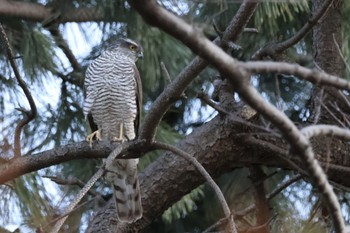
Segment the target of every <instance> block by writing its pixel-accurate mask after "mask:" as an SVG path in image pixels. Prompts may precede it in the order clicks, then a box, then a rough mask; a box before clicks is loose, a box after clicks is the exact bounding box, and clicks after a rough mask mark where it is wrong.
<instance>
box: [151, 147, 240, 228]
mask: <svg viewBox="0 0 350 233" xmlns="http://www.w3.org/2000/svg"><path fill="white" fill-rule="evenodd" d="M152 146H153V147H154V148H156V149H161V150H167V151H171V152H173V153H174V154H176V155H179V156H181V157H182V158H184V159H186V160H187V161H189V162H190V163H191V164H192V165H193V166H194V167H196V169H197V170H198V171H199V172H200V173H201V175H202V176H203V177H204V178H205V180H206V181H207V182H208V184H209V186H211V187H212V188H213V190H214V192H215V193H216V195H217V197H218V199H219V202H220V204H221V206H222V208H223V210H224V213H225V216H226V218H227V219H228V222H229V229H230V232H234V233H236V232H237V229H236V224H235V222H234V220H233V214H231V210H230V208H229V207H228V204H227V202H226V200H225V197H224V194H223V193H222V192H221V190H220V188H219V186H218V185H217V184H216V183H215V181H214V180H213V178H212V177H211V176H210V174H209V173H208V172H207V171H206V170H205V168H204V167H203V166H202V165H201V164H200V163H199V162H198V161H197V159H196V158H195V157H193V156H191V155H190V154H188V153H186V152H184V151H183V150H180V149H178V148H177V147H174V146H171V145H168V144H164V143H160V142H153V143H152Z"/></svg>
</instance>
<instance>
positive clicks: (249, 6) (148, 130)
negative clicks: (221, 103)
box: [131, 0, 258, 140]
mask: <svg viewBox="0 0 350 233" xmlns="http://www.w3.org/2000/svg"><path fill="white" fill-rule="evenodd" d="M131 4H133V3H132V2H131ZM257 6H258V2H257V1H251V0H245V1H244V2H243V3H242V5H241V6H240V8H239V10H238V11H237V13H236V15H235V16H234V18H233V19H232V20H231V22H230V23H229V25H228V26H227V28H226V30H225V31H224V33H223V35H222V40H225V41H235V40H237V38H238V36H239V35H240V34H241V33H242V31H243V30H244V28H245V26H246V25H247V23H248V22H249V20H250V18H251V16H252V15H253V13H254V11H255V9H256V7H257ZM214 43H215V44H217V45H219V46H222V47H225V46H227V43H222V42H221V38H220V37H217V38H216V39H215V40H214ZM207 65H208V62H206V61H205V60H203V59H202V58H200V57H198V56H197V57H195V58H194V59H193V60H192V62H191V63H190V64H189V65H188V66H186V67H185V68H184V69H183V70H182V71H181V72H180V74H178V76H177V77H176V78H175V79H174V80H173V82H172V83H170V84H169V85H168V86H167V87H166V89H165V90H164V91H163V92H162V94H161V95H160V96H159V97H158V98H157V99H156V100H155V101H154V102H153V104H152V108H151V110H150V112H149V114H148V115H147V116H146V117H145V121H144V124H143V125H142V127H141V130H140V138H141V139H146V140H153V138H154V136H155V133H156V130H157V127H158V125H159V123H160V121H161V119H162V117H163V116H164V114H165V112H166V111H167V110H168V109H169V107H170V105H171V104H172V103H174V102H175V101H176V100H177V99H179V98H181V95H182V94H183V92H184V91H185V89H186V88H187V87H188V85H189V83H191V82H192V80H193V79H194V78H195V77H197V75H198V74H199V73H200V72H201V71H202V70H204V68H205V67H207Z"/></svg>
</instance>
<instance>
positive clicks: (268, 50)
mask: <svg viewBox="0 0 350 233" xmlns="http://www.w3.org/2000/svg"><path fill="white" fill-rule="evenodd" d="M333 2H334V0H326V1H324V3H323V5H322V7H321V8H320V9H319V11H318V12H317V13H316V14H314V15H313V16H312V17H311V18H310V19H309V20H308V21H307V23H306V24H305V25H304V26H303V27H302V28H301V29H300V30H299V31H298V32H297V33H296V34H294V35H293V36H292V37H290V38H289V39H287V40H285V41H283V42H280V43H277V44H272V45H270V46H266V47H264V48H262V49H260V50H258V51H257V52H256V53H255V54H254V55H253V56H252V58H253V59H254V60H261V59H262V58H263V57H266V56H274V55H276V54H278V53H282V52H283V51H285V50H286V49H288V48H290V47H292V46H293V45H295V44H296V43H298V42H299V41H300V40H302V39H303V38H304V37H305V36H306V35H307V34H308V33H309V32H310V31H311V29H312V28H313V27H314V26H315V25H316V24H317V23H318V22H319V20H320V19H321V18H322V17H323V16H324V15H326V13H327V11H328V9H329V8H330V7H331V5H332V4H333Z"/></svg>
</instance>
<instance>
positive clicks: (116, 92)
mask: <svg viewBox="0 0 350 233" xmlns="http://www.w3.org/2000/svg"><path fill="white" fill-rule="evenodd" d="M142 56H143V48H142V47H141V45H139V44H138V43H136V42H135V41H133V40H131V39H128V38H122V39H118V40H116V41H115V42H114V43H112V44H111V45H110V46H109V47H108V48H107V49H106V50H105V51H104V52H103V53H102V54H101V55H100V56H99V57H97V58H96V59H95V60H94V61H93V62H92V63H91V64H90V65H89V67H88V68H87V71H86V74H85V81H84V88H85V91H86V97H85V101H84V106H83V112H84V115H85V119H86V118H87V117H88V118H89V122H90V126H91V125H93V124H92V123H94V124H95V129H96V131H94V132H93V133H92V134H90V135H88V136H87V138H86V140H87V141H89V142H90V144H91V143H92V140H93V138H94V137H96V138H97V140H114V141H121V142H123V141H125V140H132V139H134V138H135V137H136V136H137V131H138V127H139V124H140V114H141V110H142V84H141V78H140V74H139V71H138V69H137V67H136V65H135V62H136V61H137V60H138V58H141V57H142ZM96 126H97V128H96ZM91 128H92V129H93V127H91ZM137 164H138V159H116V160H115V161H113V163H112V164H111V165H110V166H108V167H106V175H105V178H106V180H108V181H109V182H110V183H111V184H112V189H113V198H114V201H115V206H116V210H117V217H118V220H119V221H120V222H128V223H131V222H134V221H136V220H137V219H139V218H141V216H142V206H141V195H140V186H139V181H138V177H137Z"/></svg>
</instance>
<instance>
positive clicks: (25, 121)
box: [0, 24, 37, 158]
mask: <svg viewBox="0 0 350 233" xmlns="http://www.w3.org/2000/svg"><path fill="white" fill-rule="evenodd" d="M0 34H1V39H2V40H3V42H4V44H5V47H6V52H7V57H8V59H9V61H10V64H11V66H12V69H13V72H14V73H15V77H16V79H17V82H18V85H19V86H20V87H21V88H22V90H23V92H24V95H25V96H26V98H27V100H28V102H29V106H30V110H29V111H27V110H24V111H23V113H24V114H25V116H24V118H23V119H22V120H20V121H19V122H18V124H17V126H16V129H15V140H14V144H15V146H14V157H15V158H18V157H20V156H21V154H22V153H21V133H22V129H23V127H24V126H25V125H26V124H28V123H29V122H30V121H32V120H33V119H34V118H35V116H36V114H37V110H36V106H35V102H34V99H33V97H32V94H31V93H30V91H29V89H28V86H27V84H26V83H25V82H24V80H23V79H22V77H21V75H20V73H19V70H18V67H17V64H16V60H15V57H14V55H13V52H12V49H11V46H10V43H9V41H8V38H7V36H6V32H5V30H4V28H3V26H2V24H0Z"/></svg>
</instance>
